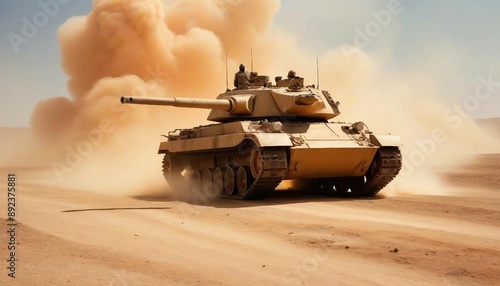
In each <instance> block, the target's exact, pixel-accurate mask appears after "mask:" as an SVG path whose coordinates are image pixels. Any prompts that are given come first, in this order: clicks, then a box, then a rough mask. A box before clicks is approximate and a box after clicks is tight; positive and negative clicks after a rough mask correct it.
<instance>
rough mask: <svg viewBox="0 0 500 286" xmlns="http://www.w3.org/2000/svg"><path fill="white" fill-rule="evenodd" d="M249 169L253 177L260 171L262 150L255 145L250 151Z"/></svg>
mask: <svg viewBox="0 0 500 286" xmlns="http://www.w3.org/2000/svg"><path fill="white" fill-rule="evenodd" d="M250 171H251V172H252V176H253V177H254V178H257V177H258V176H259V174H260V172H261V171H262V151H261V149H260V148H259V147H257V146H254V147H253V148H252V152H251V153H250Z"/></svg>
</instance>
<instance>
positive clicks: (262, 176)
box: [163, 145, 288, 200]
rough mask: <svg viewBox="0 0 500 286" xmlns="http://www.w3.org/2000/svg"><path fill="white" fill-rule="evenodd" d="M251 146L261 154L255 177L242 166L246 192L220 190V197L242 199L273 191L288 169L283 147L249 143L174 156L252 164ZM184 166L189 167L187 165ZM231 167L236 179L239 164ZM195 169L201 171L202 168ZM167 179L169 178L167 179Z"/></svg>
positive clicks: (248, 169) (183, 158) (187, 160)
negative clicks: (246, 186) (229, 193)
mask: <svg viewBox="0 0 500 286" xmlns="http://www.w3.org/2000/svg"><path fill="white" fill-rule="evenodd" d="M252 148H259V150H260V152H261V154H262V155H261V156H260V158H261V161H260V166H261V170H260V172H259V173H258V174H257V176H256V177H255V178H253V177H252V175H251V172H250V166H246V165H245V166H242V167H244V168H245V169H246V171H247V176H248V180H249V183H248V185H249V186H248V188H247V190H246V192H245V193H244V194H243V195H241V194H240V193H239V192H238V191H234V192H233V194H232V195H227V194H226V193H225V192H224V191H222V193H221V194H220V197H221V198H229V199H243V200H249V199H259V198H264V197H266V196H268V195H269V194H270V193H271V192H272V191H274V189H275V188H276V187H277V186H278V185H279V184H280V183H281V181H282V180H283V178H284V177H285V176H286V173H287V171H288V163H287V155H286V150H285V148H276V147H274V148H270V147H268V148H261V147H256V146H255V145H250V146H244V147H242V146H239V147H234V148H224V149H218V150H211V151H209V152H206V151H198V152H190V153H175V154H174V156H176V157H177V158H178V159H181V160H182V161H185V162H189V161H191V160H196V157H213V158H221V157H227V158H228V161H231V159H233V158H237V159H240V160H235V161H241V159H243V160H244V161H247V162H249V163H250V164H252V161H251V160H250V156H251V150H252ZM165 158H166V157H165ZM165 160H166V159H164V161H163V173H164V175H165V170H166V167H165ZM186 167H188V168H189V166H186ZM231 167H232V168H233V170H235V179H236V180H237V178H236V172H237V170H238V168H239V167H240V166H231ZM183 168H184V167H182V168H178V169H179V170H180V169H183ZM223 168H225V167H221V169H223ZM172 169H173V168H172ZM197 171H198V172H200V173H201V172H202V171H203V169H200V170H197ZM167 181H169V180H168V179H167ZM172 183H174V184H172V185H173V186H174V187H179V188H180V186H179V185H178V184H175V180H174V182H172ZM235 188H236V186H235Z"/></svg>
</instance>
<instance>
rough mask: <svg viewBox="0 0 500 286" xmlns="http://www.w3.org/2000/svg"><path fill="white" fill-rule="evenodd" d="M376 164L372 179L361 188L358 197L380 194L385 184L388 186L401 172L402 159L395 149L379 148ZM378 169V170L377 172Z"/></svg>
mask: <svg viewBox="0 0 500 286" xmlns="http://www.w3.org/2000/svg"><path fill="white" fill-rule="evenodd" d="M377 153H378V154H377V155H376V156H378V157H377V158H375V160H376V161H377V162H376V164H378V165H379V166H378V167H377V168H375V170H369V171H374V173H372V174H371V175H372V177H371V178H369V179H368V180H367V182H366V183H365V185H364V186H363V189H362V192H360V193H359V196H373V195H375V194H377V193H378V192H380V191H381V190H382V189H383V188H384V187H385V186H387V184H389V183H390V182H391V181H392V180H393V179H394V178H395V177H396V176H397V175H398V173H399V171H400V170H401V167H402V166H403V164H402V161H403V160H402V157H401V151H400V150H399V148H397V147H381V148H379V149H378V150H377ZM377 169H378V170H377Z"/></svg>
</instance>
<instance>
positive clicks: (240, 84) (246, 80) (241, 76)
mask: <svg viewBox="0 0 500 286" xmlns="http://www.w3.org/2000/svg"><path fill="white" fill-rule="evenodd" d="M249 85H250V73H249V72H248V71H246V70H245V65H244V64H241V65H240V70H239V71H238V72H237V73H235V74H234V86H235V87H236V88H244V87H247V86H249Z"/></svg>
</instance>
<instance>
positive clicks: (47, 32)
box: [0, 0, 500, 127]
mask: <svg viewBox="0 0 500 286" xmlns="http://www.w3.org/2000/svg"><path fill="white" fill-rule="evenodd" d="M48 1H50V0H42V2H48ZM66 1H67V0H66ZM388 2H390V1H386V0H359V1H349V0H312V1H301V0H284V1H282V4H281V9H280V11H279V12H278V14H277V15H276V17H275V21H274V23H275V26H277V27H279V28H280V29H282V30H285V31H287V32H288V33H289V34H292V35H294V36H295V37H296V38H297V39H298V43H299V47H300V48H302V49H303V50H304V53H309V54H311V55H315V54H316V52H319V53H320V54H321V53H322V52H325V51H326V50H329V49H333V48H336V47H338V46H339V45H341V44H353V40H354V37H355V35H356V30H355V29H356V28H360V29H363V28H364V27H365V25H366V24H367V23H369V22H370V21H372V20H373V17H374V16H373V14H372V13H376V12H378V11H380V10H382V9H386V7H387V5H388ZM399 2H400V4H401V7H402V10H401V12H400V13H399V14H397V15H393V16H392V17H393V18H392V21H391V23H390V25H389V26H388V27H386V28H384V29H383V30H382V32H381V33H380V35H379V36H377V37H376V38H374V39H373V40H372V41H371V42H370V44H369V45H368V46H367V47H364V48H363V50H365V51H366V52H367V53H373V54H377V55H379V56H381V58H382V59H383V60H384V61H385V63H386V64H387V66H388V68H391V69H394V70H401V71H408V70H409V69H412V68H416V69H419V70H420V71H424V72H426V73H428V75H429V76H430V77H431V78H432V79H433V80H434V81H435V82H436V83H438V84H437V86H436V89H437V92H438V93H439V94H442V99H443V101H444V102H445V103H446V104H449V105H452V104H454V103H459V102H460V101H461V99H462V98H464V97H465V96H467V95H470V94H473V93H474V88H475V86H476V85H477V82H478V81H477V77H478V76H481V75H482V76H485V77H487V76H488V75H490V74H491V75H492V77H493V79H495V80H497V81H498V82H500V17H499V16H498V15H500V1H494V0H483V1H466V0H458V1H457V0H442V1H431V0H422V1H416V0H413V1H411V0H400V1H399ZM90 9H91V1H78V0H72V1H69V2H68V3H67V4H64V5H59V11H58V13H56V14H55V15H54V16H53V17H50V16H49V17H48V21H47V24H46V25H44V26H42V27H40V28H38V31H37V32H36V35H35V36H34V37H33V38H32V39H29V40H28V43H25V44H24V43H23V44H20V45H19V46H18V51H17V53H16V52H15V49H14V47H13V46H12V45H11V43H10V41H9V38H8V34H9V33H16V34H18V35H21V29H22V28H23V25H24V23H23V20H22V19H23V17H26V18H27V19H30V20H31V19H32V18H33V16H34V15H36V13H37V12H39V11H41V8H40V6H39V4H37V1H35V0H29V1H28V0H26V1H18V0H0V98H1V101H2V103H1V104H0V127H1V126H28V125H29V118H30V114H31V111H32V109H33V107H34V106H35V104H36V103H37V102H38V101H39V100H41V99H46V98H50V97H53V96H61V95H63V96H67V95H68V92H67V89H66V76H65V75H64V73H63V71H62V69H61V68H60V54H59V48H58V44H57V37H56V33H57V28H58V27H59V26H60V25H61V24H62V23H63V22H64V21H65V20H67V19H68V18H70V17H71V16H75V15H85V14H87V13H88V12H89V11H90ZM41 20H42V21H43V20H44V19H42V18H41ZM423 58H425V59H426V60H432V62H433V63H435V64H436V65H435V66H434V65H429V66H423V61H422V59H423ZM426 62H427V61H426ZM426 65H427V64H426ZM442 66H445V67H446V66H452V67H453V69H452V70H451V71H450V70H449V69H446V68H445V69H442V68H439V67H442ZM443 72H446V76H443V74H442V73H443ZM498 89H499V90H498V91H495V93H494V95H493V97H492V98H490V99H489V100H488V104H482V105H481V106H480V107H479V108H478V109H477V110H475V111H474V113H473V114H474V116H476V117H481V118H482V117H500V87H499V88H498Z"/></svg>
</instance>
